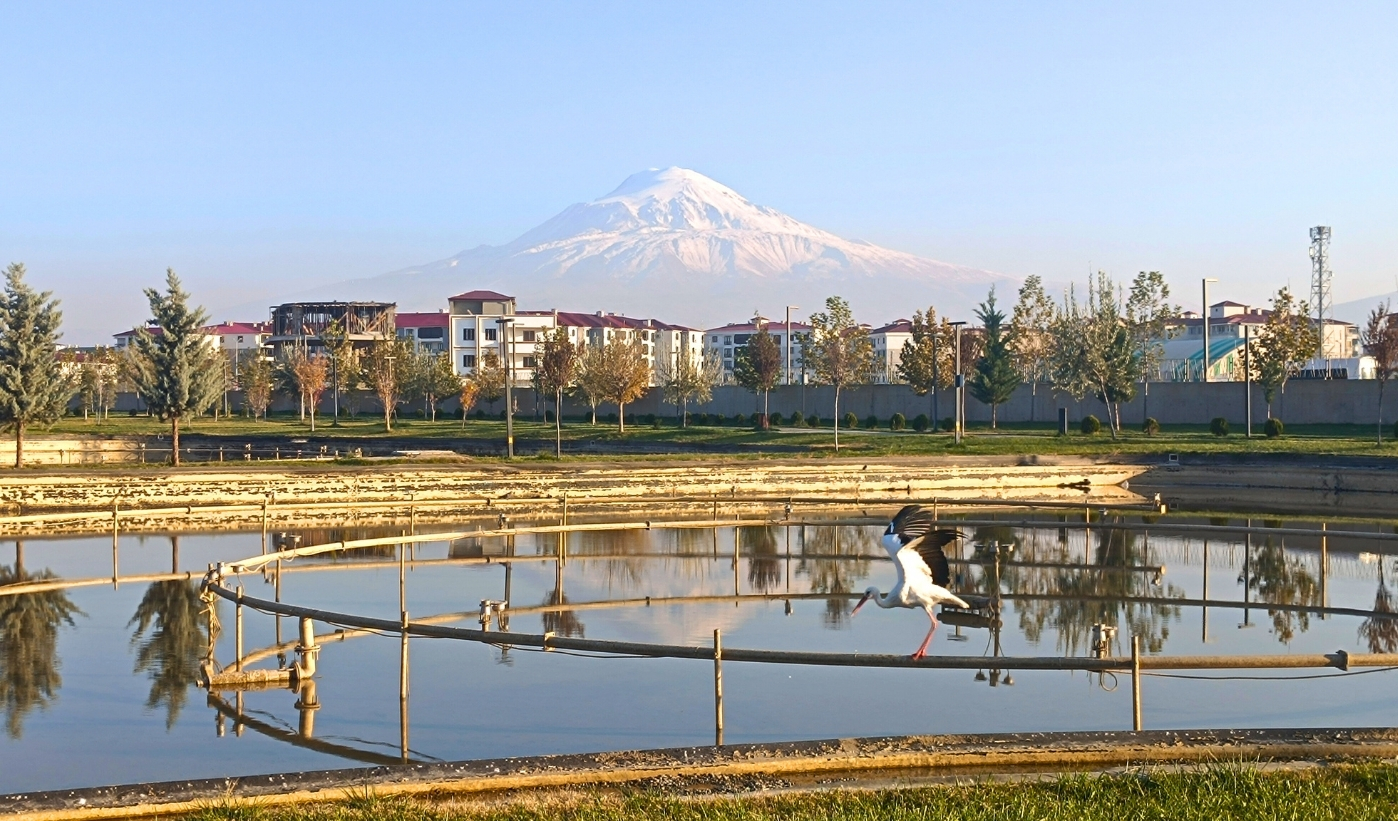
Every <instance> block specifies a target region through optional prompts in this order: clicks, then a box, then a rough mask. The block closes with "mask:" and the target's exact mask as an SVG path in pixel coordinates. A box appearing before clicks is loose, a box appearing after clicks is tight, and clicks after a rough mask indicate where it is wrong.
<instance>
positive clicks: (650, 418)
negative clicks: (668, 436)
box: [641, 413, 655, 426]
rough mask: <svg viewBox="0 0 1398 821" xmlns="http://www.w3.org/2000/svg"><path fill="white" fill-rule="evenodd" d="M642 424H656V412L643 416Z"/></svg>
mask: <svg viewBox="0 0 1398 821" xmlns="http://www.w3.org/2000/svg"><path fill="white" fill-rule="evenodd" d="M641 424H643V425H651V426H655V414H653V413H647V414H645V415H643V416H642V417H641Z"/></svg>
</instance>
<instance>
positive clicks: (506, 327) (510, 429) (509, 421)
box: [495, 317, 515, 459]
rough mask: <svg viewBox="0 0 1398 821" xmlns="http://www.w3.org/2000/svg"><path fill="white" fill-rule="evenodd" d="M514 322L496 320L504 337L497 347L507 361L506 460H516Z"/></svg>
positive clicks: (502, 319) (503, 319)
mask: <svg viewBox="0 0 1398 821" xmlns="http://www.w3.org/2000/svg"><path fill="white" fill-rule="evenodd" d="M513 321H514V320H512V319H506V318H504V317H501V318H500V319H497V320H495V324H496V326H497V327H499V329H500V336H501V337H502V338H501V339H500V340H498V341H497V342H496V345H497V347H499V348H500V351H501V353H503V354H504V357H503V359H504V360H505V458H506V459H513V458H515V406H514V398H513V394H512V393H511V391H512V389H513V385H511V384H510V383H512V382H514V363H513V362H512V361H511V359H512V358H513V357H512V356H511V351H510V345H509V340H510V339H511V338H512V337H514V333H513V332H512V330H511V325H510V323H512V322H513ZM507 334H508V336H507Z"/></svg>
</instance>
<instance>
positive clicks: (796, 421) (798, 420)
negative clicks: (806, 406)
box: [791, 411, 806, 428]
mask: <svg viewBox="0 0 1398 821" xmlns="http://www.w3.org/2000/svg"><path fill="white" fill-rule="evenodd" d="M804 424H806V414H804V413H802V412H801V411H797V412H795V413H793V414H791V426H792V427H793V428H799V427H801V426H802V425H804Z"/></svg>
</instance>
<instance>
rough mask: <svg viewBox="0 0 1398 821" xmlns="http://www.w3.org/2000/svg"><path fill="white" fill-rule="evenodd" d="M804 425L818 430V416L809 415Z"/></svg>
mask: <svg viewBox="0 0 1398 821" xmlns="http://www.w3.org/2000/svg"><path fill="white" fill-rule="evenodd" d="M806 424H807V425H810V426H811V427H813V428H818V427H820V417H819V416H816V415H815V414H814V413H813V414H811V415H810V416H809V417H807V419H806Z"/></svg>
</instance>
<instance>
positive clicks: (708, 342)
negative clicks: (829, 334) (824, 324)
mask: <svg viewBox="0 0 1398 821" xmlns="http://www.w3.org/2000/svg"><path fill="white" fill-rule="evenodd" d="M763 328H766V329H767V333H769V334H771V336H772V338H773V339H774V340H775V341H776V343H777V349H778V350H780V351H781V363H782V378H781V380H780V382H781V383H782V384H788V379H787V376H786V375H787V374H791V377H790V380H789V384H800V383H801V382H802V381H803V379H804V380H805V381H809V376H807V375H806V374H805V371H804V368H805V363H804V362H803V361H802V359H801V340H802V339H803V338H805V337H807V336H809V335H810V333H811V326H810V325H807V324H805V323H804V322H793V323H791V327H790V329H789V331H790V335H791V339H790V343H791V346H790V350H791V359H790V362H788V360H787V341H788V340H787V334H788V328H787V324H786V323H785V322H780V321H777V320H772V319H768V318H766V317H764V316H760V315H759V316H755V317H753V318H752V319H751V320H749V321H747V322H742V323H734V324H730V325H724V326H723V327H721V328H710V329H709V330H707V331H705V332H704V339H705V341H704V352H705V353H706V354H707V355H708V356H711V357H714V358H716V359H718V360H719V361H720V362H722V363H723V370H722V371H721V373H720V376H719V382H720V384H724V385H731V384H733V363H734V362H735V361H736V357H737V356H738V352H739V351H741V350H742V349H743V347H744V346H745V345H747V344H748V340H749V339H751V338H752V335H753V334H755V333H757V332H758V331H759V330H761V329H763Z"/></svg>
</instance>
